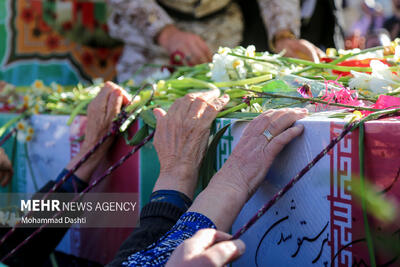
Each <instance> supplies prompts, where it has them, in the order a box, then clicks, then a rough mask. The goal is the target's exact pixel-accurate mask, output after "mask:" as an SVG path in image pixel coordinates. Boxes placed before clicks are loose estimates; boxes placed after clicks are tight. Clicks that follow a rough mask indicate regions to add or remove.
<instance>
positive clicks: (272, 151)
mask: <svg viewBox="0 0 400 267" xmlns="http://www.w3.org/2000/svg"><path fill="white" fill-rule="evenodd" d="M303 130H304V126H303V125H302V124H298V125H296V126H293V127H290V128H289V129H287V130H285V131H284V132H282V133H281V134H279V135H278V136H275V137H274V138H273V139H272V140H271V142H270V143H269V144H268V146H267V147H266V149H267V153H268V154H269V155H270V156H271V157H272V158H274V157H275V156H276V155H278V153H279V152H280V151H281V150H282V149H283V148H284V147H285V145H287V144H288V143H289V142H290V141H292V140H293V139H294V138H295V137H297V136H299V135H300V134H301V133H302V132H303Z"/></svg>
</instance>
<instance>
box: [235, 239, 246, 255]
mask: <svg viewBox="0 0 400 267" xmlns="http://www.w3.org/2000/svg"><path fill="white" fill-rule="evenodd" d="M233 242H234V243H235V245H236V247H237V248H238V250H239V253H240V254H243V253H244V252H245V251H246V245H245V244H244V242H243V241H242V240H240V239H236V240H235V241H233Z"/></svg>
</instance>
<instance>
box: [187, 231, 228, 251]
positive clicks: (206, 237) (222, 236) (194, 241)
mask: <svg viewBox="0 0 400 267" xmlns="http://www.w3.org/2000/svg"><path fill="white" fill-rule="evenodd" d="M229 238H231V235H229V234H227V233H224V232H221V231H217V230H215V229H201V230H199V231H197V233H196V234H195V235H194V236H192V237H191V238H189V239H188V240H186V243H187V244H188V246H192V245H193V246H195V247H196V249H198V250H199V251H202V250H204V249H206V248H208V247H211V246H212V245H213V244H215V243H216V242H220V241H224V240H228V239H229Z"/></svg>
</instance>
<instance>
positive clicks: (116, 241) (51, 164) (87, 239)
mask: <svg viewBox="0 0 400 267" xmlns="http://www.w3.org/2000/svg"><path fill="white" fill-rule="evenodd" d="M13 116H15V115H14V114H5V113H0V123H1V124H4V123H5V122H6V121H8V120H9V119H11V118H12V117H13ZM68 118H69V117H68V116H54V115H34V116H32V117H31V118H30V120H29V122H30V124H31V125H32V127H33V128H34V130H35V134H34V138H33V140H32V141H31V142H29V143H27V153H26V152H25V149H24V145H23V144H21V143H18V142H17V143H16V149H15V151H16V155H15V157H14V159H15V160H14V162H13V163H14V164H13V165H14V169H15V170H16V171H15V174H14V177H13V180H12V183H11V184H10V185H9V186H8V187H6V188H0V190H1V191H0V192H1V193H6V192H35V191H36V189H35V183H34V180H33V179H35V181H36V183H37V185H38V187H39V188H40V187H42V186H43V185H44V184H46V183H47V182H48V181H49V180H54V179H55V178H56V177H57V175H58V174H59V173H60V172H61V170H62V169H63V168H64V167H65V166H66V164H67V163H68V162H69V160H70V158H71V157H73V156H74V155H76V153H78V152H79V149H80V141H79V140H81V139H82V135H83V134H84V129H85V125H86V117H83V116H80V117H77V118H75V120H74V122H73V123H72V124H71V126H68V125H67V121H68ZM136 130H137V125H133V126H132V127H131V128H130V133H131V134H133V133H134V132H135V131H136ZM13 143H14V138H11V139H9V140H8V141H7V142H6V144H5V146H4V147H5V149H6V152H7V154H8V155H9V157H10V159H11V158H12V151H13V146H14V144H13ZM130 150H131V147H129V146H127V145H126V144H125V140H124V139H123V138H122V137H120V138H118V139H117V140H116V141H115V142H114V144H113V151H112V153H110V154H108V155H107V158H106V159H105V161H104V162H103V163H102V164H100V166H99V168H98V169H97V170H96V171H95V173H94V174H93V177H94V178H95V177H99V176H100V175H102V174H103V173H104V172H105V170H106V169H107V168H108V167H109V166H111V165H112V164H114V163H115V162H117V161H118V160H119V159H120V158H121V157H122V156H123V155H125V154H127V153H128V152H129V151H130ZM28 159H29V161H30V165H31V166H32V172H33V177H32V175H31V172H30V171H29V166H28ZM139 185H140V183H139V154H138V153H136V154H135V155H133V156H132V157H130V158H129V159H128V160H127V161H126V162H125V163H124V164H123V165H122V166H120V167H119V168H118V169H116V170H115V171H114V172H113V173H112V174H111V175H110V176H109V177H107V178H106V179H105V180H103V182H101V183H100V184H99V185H98V186H97V187H95V188H94V190H93V192H97V193H99V192H106V193H116V192H117V193H119V192H121V193H139V192H140V190H139ZM139 202H140V201H139ZM138 204H140V203H138ZM134 226H135V225H132V228H79V227H78V226H75V227H72V228H71V229H70V230H69V231H68V233H67V234H66V236H65V237H64V239H63V240H62V242H61V243H60V245H59V246H58V248H57V249H58V250H61V251H64V252H66V253H71V254H74V255H76V256H79V257H84V258H88V259H91V260H93V261H97V262H100V263H103V264H105V263H108V262H109V261H110V260H111V259H112V258H113V257H114V255H115V253H116V252H117V251H118V249H119V247H120V245H121V244H122V242H123V241H124V240H125V239H126V238H127V237H128V235H129V234H130V233H131V232H132V229H133V227H134Z"/></svg>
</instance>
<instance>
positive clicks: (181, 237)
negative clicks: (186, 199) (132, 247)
mask: <svg viewBox="0 0 400 267" xmlns="http://www.w3.org/2000/svg"><path fill="white" fill-rule="evenodd" d="M205 228H214V229H215V228H216V227H215V225H214V223H213V222H212V221H211V220H210V219H209V218H207V217H206V216H204V215H203V214H200V213H197V212H186V213H184V214H183V215H182V216H181V218H180V219H179V220H178V222H177V223H176V224H175V225H174V226H173V227H172V229H171V231H169V232H168V233H166V234H165V235H164V236H163V237H161V238H160V240H158V241H157V242H155V243H154V244H152V245H150V246H149V247H148V248H147V249H145V250H142V251H139V252H137V253H135V254H132V255H131V256H129V257H128V260H127V261H126V262H123V266H135V267H138V266H164V265H165V264H166V263H167V261H168V260H169V258H170V256H171V254H172V252H173V251H174V250H175V249H176V248H177V247H178V246H179V245H180V244H181V243H182V242H183V241H185V240H186V239H188V238H191V237H192V236H193V235H194V234H195V233H196V232H197V231H198V230H200V229H205Z"/></svg>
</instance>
